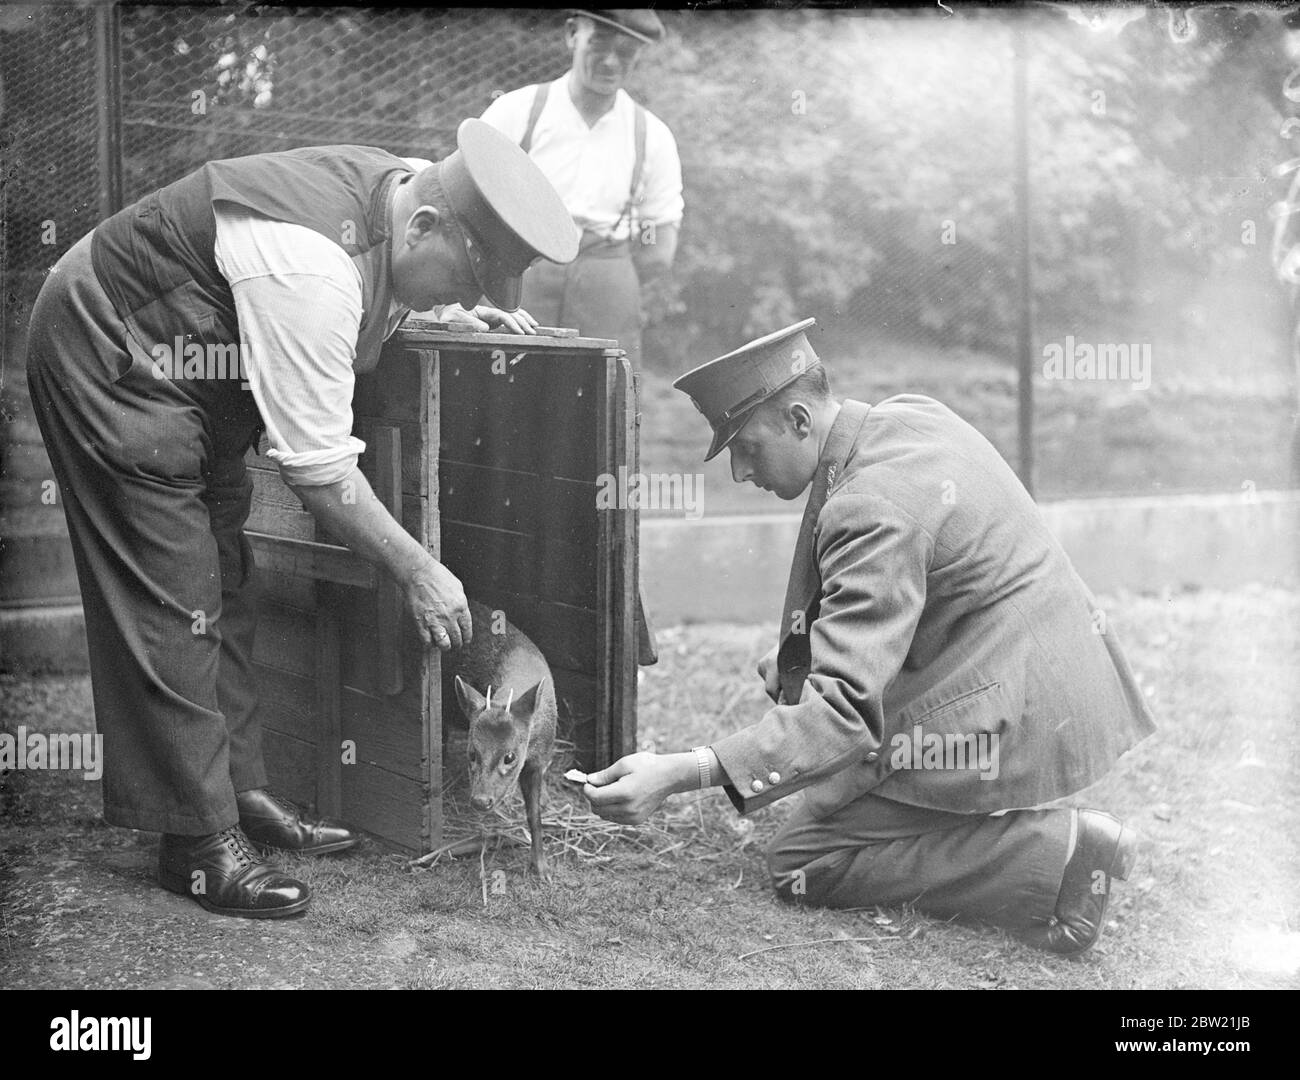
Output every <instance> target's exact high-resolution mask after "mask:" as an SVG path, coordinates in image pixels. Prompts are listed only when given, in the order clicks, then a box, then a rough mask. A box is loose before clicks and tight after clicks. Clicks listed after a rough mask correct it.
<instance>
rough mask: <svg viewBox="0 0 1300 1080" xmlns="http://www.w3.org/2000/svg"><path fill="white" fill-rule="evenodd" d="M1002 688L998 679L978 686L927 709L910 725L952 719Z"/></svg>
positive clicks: (912, 720)
mask: <svg viewBox="0 0 1300 1080" xmlns="http://www.w3.org/2000/svg"><path fill="white" fill-rule="evenodd" d="M1001 687H1002V683H1001V682H1000V681H999V680H997V679H993V680H991V681H989V682H986V683H984V684H983V685H982V686H976V687H974V688H973V689H970V690H966V691H963V692H962V693H960V694H957V695H956V696H955V697H952V698H949V699H948V700H947V701H944V702H942V703H940V704H938V705H935V706H933V707H932V708H929V709H927V710H926V711H925V712H923V713H921V714H920V715H919V716H917V717H915V718H914V719H910V720H909V723H910V724H911V725H912V726H915V725H917V724H934V723H935V721H938V720H943V719H945V718H947V719H951V714H953V713H956V712H958V711H959V710H960V711H963V712H964V711H965V710H966V709H969V708H972V707H973V706H975V705H976V704H977V703H978V702H979V701H980V699H981V698H986V697H988V696H989V695H990V694H993V693H995V692H996V691H997V690H999V689H1001Z"/></svg>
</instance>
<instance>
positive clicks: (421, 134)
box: [0, 4, 568, 299]
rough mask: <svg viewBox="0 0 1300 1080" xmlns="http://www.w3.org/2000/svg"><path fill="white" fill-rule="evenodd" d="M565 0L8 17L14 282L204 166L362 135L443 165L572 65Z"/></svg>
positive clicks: (10, 263)
mask: <svg viewBox="0 0 1300 1080" xmlns="http://www.w3.org/2000/svg"><path fill="white" fill-rule="evenodd" d="M563 19H564V16H563V14H562V13H561V12H558V11H545V10H543V11H511V10H486V11H485V10H474V9H451V10H414V9H382V8H375V9H357V8H346V9H344V8H338V9H326V8H320V9H303V10H298V11H285V10H277V9H275V8H267V9H257V8H248V7H244V6H241V7H240V8H239V9H232V8H230V7H222V6H213V5H188V4H186V5H172V6H167V7H162V6H150V7H121V8H118V7H114V6H111V5H107V4H104V5H99V6H91V7H86V6H54V5H34V6H31V7H23V8H14V9H8V11H7V12H6V15H5V17H4V20H3V22H0V72H2V73H3V80H4V83H3V94H4V98H3V105H4V125H5V130H6V133H5V147H4V151H5V160H6V176H7V179H8V181H9V182H8V183H7V184H6V189H5V199H6V208H5V224H6V229H5V233H6V242H7V249H6V264H5V269H6V275H7V278H8V279H9V284H10V285H11V287H12V288H13V290H14V291H15V292H17V293H18V294H19V295H20V296H21V297H23V298H24V299H30V298H31V296H32V295H34V292H35V288H36V287H38V286H39V283H40V280H41V277H42V275H43V274H44V272H45V271H46V270H47V269H48V268H49V267H50V266H52V265H53V264H54V262H56V261H57V259H58V258H59V256H60V255H62V254H63V252H65V251H66V250H67V249H68V248H69V247H70V246H71V245H72V244H73V243H75V242H76V241H77V240H78V239H79V238H80V237H81V236H83V235H84V234H85V233H86V232H88V231H89V230H90V229H91V228H93V227H94V225H95V224H96V223H97V222H98V221H99V220H100V219H101V218H102V217H103V216H104V215H106V214H108V213H111V212H112V211H113V210H114V209H116V208H117V205H119V204H120V203H122V202H130V201H132V200H133V199H136V198H138V197H139V196H141V195H143V194H144V193H146V192H148V191H150V190H152V189H154V188H156V187H159V186H161V185H162V184H166V183H169V182H170V181H172V180H175V179H177V178H178V177H180V176H183V175H185V173H187V172H189V171H190V170H192V169H194V168H195V167H196V166H197V165H199V164H201V163H202V162H204V161H209V160H212V159H216V158H225V157H236V156H240V155H244V154H256V153H264V152H267V151H272V150H287V149H289V148H291V147H295V146H311V145H321V144H329V143H360V144H365V145H374V146H382V147H384V148H385V149H387V150H390V151H392V152H393V153H396V154H400V155H404V156H415V157H425V158H430V159H436V158H439V157H442V156H445V155H446V154H447V153H449V152H450V151H451V149H453V147H454V139H455V131H456V125H457V124H458V123H459V122H460V121H461V120H463V119H464V118H465V117H467V116H477V115H478V114H479V113H481V112H482V111H483V109H484V108H485V107H486V106H487V104H488V103H489V102H490V101H491V100H492V95H493V93H494V92H495V93H501V92H504V91H505V90H509V89H513V88H514V87H516V86H521V85H525V84H527V83H530V82H536V81H538V80H540V79H544V78H553V77H555V76H556V75H558V74H559V73H560V72H562V71H563V70H564V68H565V66H566V64H567V59H568V58H567V53H566V51H565V48H564V43H563V38H562V34H561V32H560V28H561V26H562V25H563Z"/></svg>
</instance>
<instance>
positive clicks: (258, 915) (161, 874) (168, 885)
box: [158, 870, 311, 919]
mask: <svg viewBox="0 0 1300 1080" xmlns="http://www.w3.org/2000/svg"><path fill="white" fill-rule="evenodd" d="M158 884H159V885H161V886H162V887H163V888H164V889H166V890H167V891H168V892H174V893H176V894H177V895H178V896H188V897H189V898H190V899H191V900H194V901H195V902H196V903H197V904H198V905H199V907H201V908H202V909H203V910H204V911H210V912H212V913H213V914H214V915H229V916H233V917H235V918H237V919H282V918H284V917H285V916H286V915H297V914H298V913H299V912H300V911H306V910H307V906H308V905H309V904H310V903H311V897H310V896H308V897H305V898H303V899H302V900H299V901H297V902H296V903H293V904H287V905H285V906H284V907H278V908H227V907H221V906H220V905H218V904H214V903H213V902H212V901H211V900H209V899H207V897H205V896H203V895H202V894H200V893H192V892H190V890H189V888H188V887H187V885H186V879H185V877H184V875H179V874H173V873H168V872H166V871H163V870H159V871H158Z"/></svg>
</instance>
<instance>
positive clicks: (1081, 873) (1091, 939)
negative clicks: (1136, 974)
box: [1033, 810, 1137, 956]
mask: <svg viewBox="0 0 1300 1080" xmlns="http://www.w3.org/2000/svg"><path fill="white" fill-rule="evenodd" d="M1078 815H1079V819H1078V820H1079V829H1078V835H1077V837H1076V839H1075V845H1074V854H1073V855H1071V856H1070V861H1069V862H1068V863H1066V865H1065V874H1064V876H1063V877H1062V878H1061V892H1060V894H1059V895H1058V896H1057V898H1056V911H1055V912H1054V913H1053V917H1052V920H1051V921H1050V922H1049V923H1048V925H1047V926H1046V928H1044V929H1043V930H1042V931H1041V932H1040V933H1039V935H1037V936H1036V938H1035V940H1034V942H1033V943H1034V944H1035V945H1037V946H1038V947H1039V948H1043V949H1047V950H1049V951H1050V952H1055V953H1060V954H1061V955H1062V956H1080V955H1082V954H1083V953H1085V952H1087V951H1088V950H1089V949H1090V948H1092V946H1093V945H1094V944H1096V942H1097V939H1098V938H1099V937H1101V931H1102V927H1103V926H1105V920H1106V901H1107V900H1108V899H1109V898H1110V889H1111V882H1112V881H1114V880H1116V879H1118V880H1119V881H1127V880H1128V876H1129V874H1130V873H1132V870H1133V865H1134V863H1135V862H1136V860H1137V834H1136V833H1134V832H1133V830H1132V829H1128V828H1125V827H1124V825H1123V824H1122V823H1121V822H1120V821H1118V820H1117V819H1116V818H1113V817H1111V816H1110V814H1104V813H1102V812H1101V811H1100V810H1080V811H1078Z"/></svg>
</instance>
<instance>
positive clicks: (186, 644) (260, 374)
mask: <svg viewBox="0 0 1300 1080" xmlns="http://www.w3.org/2000/svg"><path fill="white" fill-rule="evenodd" d="M576 252H577V231H576V230H575V229H574V226H573V223H572V220H571V219H570V218H569V215H568V213H567V212H566V211H565V209H564V205H563V203H561V201H560V199H559V196H558V195H557V194H556V193H555V191H554V189H553V188H551V186H550V184H549V183H548V182H547V181H546V179H545V177H543V176H542V174H541V173H540V172H539V171H538V170H537V168H536V166H534V165H533V164H532V162H530V161H529V160H528V157H527V155H525V154H524V153H523V151H521V150H520V149H519V148H518V146H516V145H515V144H514V143H512V142H511V141H510V140H508V139H506V138H504V137H503V136H502V135H500V134H499V133H498V132H496V131H495V130H493V129H492V128H491V127H489V126H488V125H487V124H484V123H482V122H481V121H479V120H467V121H465V122H464V123H463V124H462V125H461V127H460V130H459V132H458V133H457V150H456V151H455V152H454V153H453V154H452V155H451V156H450V157H448V158H446V159H445V160H444V161H442V162H440V163H438V164H436V165H430V166H429V167H427V168H423V169H421V170H419V171H416V170H414V169H413V168H412V166H411V165H409V164H408V163H407V162H405V161H404V160H403V159H401V158H398V157H394V156H393V155H392V154H389V153H387V152H385V151H383V150H378V149H375V148H373V147H364V146H327V147H307V148H303V149H298V150H290V151H286V152H283V153H274V154H261V155H255V156H252V157H244V158H235V159H232V160H227V161H213V162H209V163H208V164H207V165H204V166H203V167H202V168H200V169H198V170H196V171H195V172H193V173H191V174H190V175H188V176H186V177H184V178H182V179H180V180H178V181H176V182H175V183H173V184H170V185H168V186H167V187H164V188H162V189H160V190H158V191H155V192H153V193H152V194H150V195H147V196H145V197H144V198H143V199H141V200H140V201H139V202H137V203H135V204H134V205H132V206H128V207H127V208H126V209H124V210H122V211H120V212H119V213H117V214H115V215H114V216H113V217H111V218H109V219H108V220H107V221H104V222H102V223H101V224H100V225H99V226H98V227H97V228H96V229H95V230H94V231H93V232H92V233H91V234H90V235H88V236H86V237H84V238H83V239H82V240H81V241H79V242H78V243H77V244H76V245H75V246H74V247H73V248H72V249H71V250H70V251H69V252H68V253H67V254H66V255H65V256H64V257H63V258H62V259H60V260H59V262H58V264H57V265H56V266H55V267H54V269H53V270H52V271H51V272H50V276H49V278H48V279H47V281H46V282H45V284H44V286H43V287H42V289H41V292H40V295H39V297H38V298H37V300H36V304H35V306H34V307H33V310H32V318H31V333H30V338H29V353H28V361H27V363H28V381H29V384H30V386H31V395H32V401H33V404H34V406H35V410H36V417H37V421H38V422H39V424H40V427H41V432H42V434H43V436H44V438H45V444H46V447H47V449H48V451H49V455H50V460H51V462H52V464H53V467H54V472H55V476H56V478H57V480H58V483H59V487H60V491H61V494H62V501H63V506H64V512H65V514H66V517H67V521H68V529H69V532H70V534H71V540H72V548H73V553H74V556H75V559H76V565H77V576H78V580H79V582H80V586H81V594H82V600H83V603H84V608H85V619H86V634H87V639H88V644H89V653H90V666H91V680H92V685H93V692H94V702H95V716H96V724H97V727H98V730H99V732H100V733H101V734H102V735H103V738H104V759H105V760H104V787H103V794H104V817H105V819H106V820H107V821H108V822H109V823H110V824H114V825H121V826H125V827H128V828H135V829H145V830H151V831H156V832H161V833H162V834H163V838H162V843H161V847H160V852H159V881H160V884H162V885H163V886H165V887H166V888H168V889H171V890H173V891H175V892H179V893H185V894H188V895H191V896H193V897H194V898H195V899H196V900H197V901H198V902H199V903H200V904H202V906H203V907H204V908H206V909H208V910H209V911H215V912H218V913H220V914H224V915H237V916H244V917H262V918H264V917H277V916H282V915H289V914H293V913H294V912H298V911H301V910H303V909H304V908H305V907H306V906H307V904H308V902H309V894H308V890H307V887H306V886H305V885H304V884H303V883H302V882H300V881H297V880H295V879H293V878H291V877H289V876H287V875H285V874H284V873H282V872H281V871H280V870H278V869H277V868H276V867H275V866H273V865H271V864H269V863H267V862H265V861H264V859H263V857H262V854H261V853H260V851H259V849H266V848H278V849H287V850H294V851H300V852H309V853H321V852H327V851H339V850H343V849H345V848H347V847H350V846H352V845H353V844H355V843H356V837H355V836H353V835H352V834H351V833H350V832H349V831H348V830H347V829H345V828H343V827H341V826H338V825H335V824H332V823H330V822H321V821H313V820H310V819H308V818H305V817H304V816H303V815H302V814H301V813H300V811H299V810H298V809H297V808H296V807H294V806H292V805H290V804H287V803H284V802H282V801H280V800H278V799H276V798H275V797H273V796H271V795H269V794H268V793H267V792H266V791H265V790H264V789H265V785H266V771H265V768H264V765H263V761H262V751H261V730H260V724H259V721H258V718H257V715H256V709H257V693H256V689H255V686H254V681H253V674H252V665H251V657H252V644H253V630H254V624H255V619H256V614H255V606H254V598H253V595H252V589H251V580H250V578H251V574H252V571H253V562H252V557H251V551H250V549H249V545H248V542H247V540H246V538H245V537H244V535H243V525H244V522H245V520H246V519H247V517H248V513H249V509H250V503H251V496H252V482H251V479H250V477H249V476H248V474H247V472H246V470H245V467H244V454H245V452H246V451H247V450H248V448H249V447H250V446H252V445H254V444H255V443H256V441H257V438H258V435H259V432H260V431H261V430H265V432H266V434H267V437H268V440H269V442H270V451H269V453H270V456H271V457H272V458H273V459H274V460H275V461H276V462H277V464H278V465H279V467H280V471H281V476H282V477H283V479H284V480H285V482H286V483H287V484H288V485H289V486H290V487H291V488H292V489H293V490H294V492H295V493H296V494H297V495H298V497H299V498H300V499H301V500H302V502H303V505H304V506H305V507H306V508H307V509H308V510H310V511H311V512H312V513H313V514H314V515H315V516H316V518H317V520H318V521H319V522H320V523H321V524H322V525H323V526H324V527H325V528H326V529H327V530H328V531H329V532H330V533H331V534H332V535H334V536H336V537H338V538H339V539H340V540H342V541H343V542H344V543H346V544H347V545H348V546H349V547H351V548H352V550H354V551H355V552H356V553H357V554H359V555H361V556H363V557H365V558H368V559H370V560H372V561H374V562H376V563H377V564H379V565H380V566H381V567H382V568H383V569H384V570H385V571H387V572H388V573H389V574H391V575H392V576H393V578H394V579H395V580H396V581H398V582H399V583H400V584H401V585H402V587H403V589H404V592H405V596H406V600H407V602H408V605H409V606H410V608H411V611H412V613H413V614H414V616H415V619H416V624H417V626H418V628H419V632H420V634H421V636H422V638H423V639H424V640H425V642H426V643H427V644H436V645H438V646H439V647H440V648H442V649H448V648H453V647H456V646H458V645H460V644H461V643H462V641H467V640H468V639H469V636H470V633H471V629H470V625H471V624H470V616H469V610H468V607H467V605H466V600H465V594H464V590H463V589H462V587H461V584H460V582H459V581H458V580H457V579H456V578H455V576H454V575H453V574H451V573H450V572H449V571H448V570H447V569H446V568H445V567H443V566H442V565H441V564H440V563H439V562H438V561H437V560H436V559H434V558H433V557H432V556H431V555H430V554H429V553H428V552H427V551H426V550H425V549H424V547H423V545H422V544H420V543H419V542H418V541H417V540H415V539H414V538H413V537H411V536H410V535H409V534H408V533H407V532H406V531H405V530H404V529H403V528H402V526H401V525H400V524H399V523H398V522H397V521H395V520H394V519H393V517H392V516H391V515H390V514H389V513H388V511H387V510H386V509H385V508H384V506H383V505H382V503H380V502H379V501H378V500H377V499H376V498H375V496H374V493H373V492H372V491H371V488H370V485H369V484H368V482H367V481H366V479H365V477H364V476H363V475H362V473H361V472H360V471H359V470H358V468H357V458H358V455H359V454H360V453H361V452H362V451H363V450H364V449H365V446H364V444H363V443H361V442H360V441H359V440H358V439H356V438H354V437H353V435H352V410H351V402H352V388H353V375H354V372H361V371H367V370H370V369H371V368H373V367H374V365H375V363H376V362H377V360H378V355H379V350H380V346H381V345H382V343H383V341H384V339H385V338H387V337H388V336H389V335H390V334H391V333H392V332H393V331H394V330H395V329H396V328H397V325H398V324H399V323H400V322H401V321H402V319H403V318H404V317H405V315H406V313H407V312H408V311H409V310H411V309H417V310H423V309H426V308H429V307H432V306H434V305H438V304H451V303H460V304H461V305H463V306H464V307H465V308H466V309H468V310H470V311H472V312H473V313H474V316H475V317H476V318H477V319H479V320H481V321H482V322H486V323H489V324H499V325H502V326H505V327H506V328H508V329H513V330H519V331H524V332H527V330H528V327H527V326H526V325H524V324H523V323H522V322H521V321H520V320H517V319H516V318H515V317H514V316H512V315H510V314H509V312H510V311H512V310H513V309H516V308H517V307H518V305H519V292H520V278H521V275H522V274H523V271H524V270H525V269H526V268H527V267H528V266H529V265H530V263H532V262H533V261H534V260H535V259H538V258H547V259H553V260H556V261H559V262H564V261H567V260H569V259H572V258H573V257H574V255H575V254H576ZM482 296H486V298H487V300H488V304H487V305H484V306H477V305H478V301H479V299H480V297H482ZM232 358H235V360H234V362H232ZM250 841H251V843H250ZM254 845H256V847H255V846H254Z"/></svg>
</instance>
